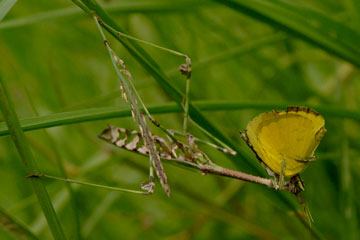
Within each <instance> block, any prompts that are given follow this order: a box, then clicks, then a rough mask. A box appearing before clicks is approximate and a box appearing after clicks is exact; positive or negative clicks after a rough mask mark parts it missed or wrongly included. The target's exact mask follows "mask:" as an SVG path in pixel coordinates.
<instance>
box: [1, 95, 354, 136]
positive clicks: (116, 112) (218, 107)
mask: <svg viewBox="0 0 360 240" xmlns="http://www.w3.org/2000/svg"><path fill="white" fill-rule="evenodd" d="M193 104H194V106H196V107H197V108H198V109H199V110H201V111H210V112H211V111H236V110H247V109H256V110H264V111H268V110H272V109H285V108H286V107H287V106H297V105H304V104H303V103H286V104H285V103H253V102H242V101H239V102H220V101H194V102H193ZM306 106H307V107H309V108H313V109H317V110H318V111H319V112H321V114H323V115H324V116H326V117H332V118H341V119H343V118H345V119H352V120H355V121H360V112H359V111H354V110H347V109H344V108H341V107H330V106H315V105H306ZM148 110H149V111H150V113H151V114H171V113H179V112H182V111H183V110H182V108H181V107H179V105H178V104H176V103H166V104H159V105H149V106H148ZM122 117H131V110H130V109H129V108H119V107H101V108H89V109H82V110H76V111H70V112H63V113H54V114H50V115H44V116H38V117H31V118H24V119H20V124H21V128H22V129H23V131H33V130H37V129H43V128H51V127H57V126H63V125H69V124H75V123H83V122H90V121H96V120H104V119H112V118H122ZM8 134H10V131H9V129H8V127H7V126H6V123H0V136H4V135H8Z"/></svg>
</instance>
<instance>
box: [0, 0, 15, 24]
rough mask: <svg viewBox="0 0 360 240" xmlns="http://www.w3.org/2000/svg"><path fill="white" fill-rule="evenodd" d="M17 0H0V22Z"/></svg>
mask: <svg viewBox="0 0 360 240" xmlns="http://www.w3.org/2000/svg"><path fill="white" fill-rule="evenodd" d="M16 2H17V0H1V1H0V22H1V20H3V19H4V17H5V16H6V14H8V12H9V11H10V9H11V8H12V7H13V6H14V5H15V3H16Z"/></svg>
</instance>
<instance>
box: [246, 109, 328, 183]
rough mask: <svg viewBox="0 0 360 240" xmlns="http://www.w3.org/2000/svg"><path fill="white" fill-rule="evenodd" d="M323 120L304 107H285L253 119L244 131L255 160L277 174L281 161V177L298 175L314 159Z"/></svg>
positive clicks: (322, 127) (322, 134) (322, 129)
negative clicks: (284, 109) (258, 160)
mask: <svg viewBox="0 0 360 240" xmlns="http://www.w3.org/2000/svg"><path fill="white" fill-rule="evenodd" d="M324 125H325V120H324V118H323V117H322V116H321V115H320V114H318V113H317V112H315V111H314V110H311V109H309V108H306V107H288V109H287V110H286V111H275V110H274V111H272V112H266V113H262V114H260V115H259V116H257V117H255V118H254V119H253V120H252V121H250V122H249V124H248V125H247V127H246V135H247V138H248V141H249V144H250V145H251V146H252V149H253V150H254V151H255V153H256V154H257V156H258V157H259V158H260V159H261V160H262V161H263V162H264V163H265V164H266V165H267V166H268V167H269V168H270V169H271V170H272V171H273V172H275V173H277V174H280V173H281V169H282V163H283V160H284V159H285V167H286V168H285V177H291V176H294V175H296V174H298V173H300V172H302V171H303V170H304V169H305V167H306V166H307V160H309V159H310V158H311V157H314V152H315V150H316V148H317V146H318V145H319V143H320V140H321V139H322V137H323V136H324V134H325V133H326V129H325V127H324Z"/></svg>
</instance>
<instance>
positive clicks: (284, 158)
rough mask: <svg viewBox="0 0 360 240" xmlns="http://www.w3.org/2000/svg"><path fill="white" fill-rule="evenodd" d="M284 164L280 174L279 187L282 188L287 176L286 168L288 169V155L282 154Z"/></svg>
mask: <svg viewBox="0 0 360 240" xmlns="http://www.w3.org/2000/svg"><path fill="white" fill-rule="evenodd" d="M282 157H283V160H282V165H281V173H280V176H279V188H280V190H281V189H282V188H283V185H284V178H285V170H286V157H284V156H282Z"/></svg>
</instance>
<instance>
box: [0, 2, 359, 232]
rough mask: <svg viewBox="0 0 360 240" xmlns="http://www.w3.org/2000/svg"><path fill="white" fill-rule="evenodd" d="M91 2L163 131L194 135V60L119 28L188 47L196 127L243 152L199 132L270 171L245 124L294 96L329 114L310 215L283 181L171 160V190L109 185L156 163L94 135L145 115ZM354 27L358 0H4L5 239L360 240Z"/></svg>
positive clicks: (309, 172) (0, 172)
mask: <svg viewBox="0 0 360 240" xmlns="http://www.w3.org/2000/svg"><path fill="white" fill-rule="evenodd" d="M98 4H100V5H98ZM94 13H95V14H96V16H98V17H99V19H100V20H101V21H102V22H101V24H100V25H102V27H103V31H104V33H105V35H106V39H107V40H108V43H109V44H110V45H107V46H109V47H111V49H112V50H113V51H114V52H115V53H116V55H117V56H118V57H119V58H120V59H121V60H123V61H124V62H125V66H126V70H127V71H129V72H130V73H131V76H132V78H133V83H134V87H135V89H136V91H137V92H138V94H139V95H140V96H141V98H142V100H143V102H144V104H145V105H146V106H147V108H148V109H149V112H150V113H151V114H153V116H154V117H155V118H156V120H157V121H158V122H159V123H160V124H161V126H162V127H165V128H168V129H174V130H178V131H183V127H184V110H183V108H182V104H184V103H185V102H184V100H183V98H184V96H185V95H186V94H185V92H186V86H187V81H186V77H184V76H183V75H181V74H180V72H179V71H178V69H179V66H180V65H181V64H184V63H185V60H184V58H183V57H184V56H183V57H181V56H180V57H179V55H178V56H176V55H174V54H172V53H170V52H166V51H162V50H161V49H158V48H154V47H153V46H150V45H147V44H144V43H142V42H138V41H135V40H134V39H129V38H124V37H123V35H119V34H117V31H120V32H122V33H124V34H128V35H129V36H132V37H134V38H138V39H142V40H144V41H147V42H150V43H153V44H156V45H158V46H161V47H165V48H168V49H171V50H173V51H176V52H180V53H183V54H185V55H186V56H189V57H190V58H191V62H192V75H191V83H190V91H189V97H190V102H189V116H190V118H191V119H192V120H191V121H189V122H188V123H187V124H185V126H186V128H188V131H189V132H190V133H191V134H192V135H194V136H196V137H198V138H200V139H204V140H207V141H210V142H214V143H216V144H219V141H220V142H222V143H223V144H224V145H226V146H229V147H230V148H232V149H233V150H235V151H237V152H238V154H237V156H228V155H225V154H224V153H222V152H220V151H217V150H215V149H214V148H212V147H210V146H208V145H204V144H199V147H200V148H201V150H202V151H203V152H205V153H206V154H207V155H208V156H209V157H210V159H211V160H212V161H213V162H214V163H216V164H217V165H220V166H223V167H226V168H229V169H234V170H238V171H242V172H245V173H249V174H253V175H257V176H261V177H266V176H267V175H266V172H265V171H264V169H263V168H262V167H261V166H260V164H259V163H258V161H257V160H256V158H255V156H254V154H253V153H252V152H251V150H250V149H249V148H248V147H247V146H246V144H245V143H244V142H243V141H242V140H241V137H240V134H239V130H243V129H244V128H245V126H246V124H247V122H248V121H249V120H250V119H252V118H253V117H254V116H255V115H257V114H259V113H260V112H263V111H268V110H272V109H285V108H286V106H291V105H303V106H308V107H311V108H314V109H315V110H316V111H318V112H319V113H321V114H322V115H323V116H324V117H325V120H326V128H327V130H328V132H327V134H326V135H325V137H324V139H323V140H322V142H321V143H320V146H319V148H318V150H317V152H316V155H317V156H318V157H319V159H318V160H317V161H316V162H314V163H311V164H310V166H309V167H308V168H307V169H306V170H305V171H304V173H303V174H302V177H303V179H304V181H305V196H306V199H307V202H308V205H309V208H310V210H311V213H312V216H313V218H314V220H315V222H314V223H313V224H312V227H310V226H309V225H308V223H307V221H306V219H304V216H303V213H302V211H301V208H300V206H299V205H298V204H297V201H296V199H295V197H294V196H293V195H291V194H289V193H287V192H285V191H280V192H279V191H275V190H273V189H270V188H267V187H266V186H263V185H258V184H255V183H248V182H244V181H240V180H237V179H231V178H226V177H223V176H215V175H211V174H208V175H206V176H203V175H202V174H199V172H198V171H197V170H196V168H195V169H193V168H189V167H186V165H185V166H184V167H182V168H179V165H176V164H168V162H167V161H163V163H164V168H165V172H166V175H167V182H168V184H169V186H170V189H171V196H170V198H168V197H167V195H166V194H165V192H164V191H163V190H162V188H161V184H160V182H159V180H158V179H157V178H156V174H154V175H155V184H156V187H155V192H154V193H153V194H152V195H141V194H133V193H127V192H118V191H111V190H109V189H112V188H113V187H115V188H121V189H124V188H126V189H131V190H138V191H140V190H141V188H140V185H141V183H143V182H145V181H147V180H148V178H149V159H148V157H144V156H141V155H139V154H135V153H132V152H130V151H125V150H123V149H120V148H116V147H114V146H112V145H110V144H108V143H106V142H104V141H102V140H100V139H99V138H98V137H97V136H98V135H99V134H100V133H101V132H102V131H103V130H104V129H105V128H106V127H107V125H108V124H111V125H114V126H117V127H122V128H126V129H129V130H132V129H135V130H138V126H137V124H136V123H134V121H133V120H132V119H131V111H130V108H129V103H128V102H125V101H124V99H123V98H122V93H121V91H120V90H119V87H120V85H119V78H120V79H121V78H122V74H123V73H124V72H123V69H120V71H118V72H116V71H115V69H114V66H116V64H119V60H118V59H117V58H116V57H114V55H112V58H110V57H109V53H108V50H107V48H106V46H104V40H103V38H102V36H101V34H100V32H99V29H98V27H97V25H96V23H95V22H94V18H93V14H94ZM359 27H360V4H359V2H358V1H357V0H345V1H335V0H331V1H325V0H313V1H307V0H303V1H300V0H296V1H283V0H225V1H220V0H219V1H218V0H199V1H190V0H180V1H176V2H173V1H169V0H168V1H165V0H156V1H155V0H154V1H153V0H146V1H145V0H139V1H137V0H136V1H135V0H131V1H130V0H127V1H120V0H118V1H114V0H107V1H103V2H100V1H95V0H81V1H80V0H73V1H70V0H69V1H59V0H56V1H38V2H37V3H36V4H35V3H34V2H32V1H18V2H17V1H16V0H15V1H14V0H0V81H1V85H0V107H1V115H0V120H1V121H2V122H1V123H0V136H1V137H0V164H1V168H0V181H1V182H2V184H1V185H0V194H1V196H2V197H1V198H0V239H309V238H310V239H311V238H313V239H321V238H325V239H358V238H359V237H360V230H359V229H358V227H357V226H358V224H359V220H358V218H359V216H360V209H359V207H360V202H359V201H358V199H357V198H356V196H358V195H359V194H360V192H359V191H360V190H359V188H358V187H357V185H356V182H358V180H360V164H359V162H360V150H359V149H360V144H359V142H360V134H359V132H360V128H359V121H360V111H359V107H358V106H359V104H360V97H359V94H358V93H359V92H360V74H359V71H358V69H357V68H358V67H359V66H360V57H359V56H360V46H359V43H360V32H359V31H358V29H359ZM106 43H107V42H106ZM109 51H110V53H111V50H109ZM112 60H113V62H112ZM113 64H114V66H113ZM125 77H127V76H126V74H125ZM128 87H129V88H130V86H128ZM131 103H132V104H134V102H133V101H132V102H131ZM139 107H141V104H140V103H139ZM138 113H139V111H138ZM138 118H139V119H141V114H140V115H139V117H138ZM141 121H142V120H141ZM147 122H148V123H147V124H148V125H149V127H150V129H151V131H152V132H153V133H154V134H156V135H159V136H161V137H163V138H166V137H165V135H164V133H163V131H161V130H160V129H159V128H157V127H155V126H154V125H152V124H151V122H150V121H147ZM143 124H145V123H142V126H144V125H143ZM20 126H21V127H20ZM198 126H200V127H201V128H203V129H204V130H205V131H206V132H208V133H209V134H210V135H212V136H213V137H209V134H205V133H204V131H202V130H200V129H199V127H198ZM21 128H22V129H23V131H24V132H23V131H21ZM24 134H25V136H24ZM214 139H217V140H218V142H216V141H215V140H214ZM14 143H15V144H14ZM21 160H22V161H21ZM31 174H46V175H50V176H56V177H60V178H69V179H74V180H75V181H77V182H81V183H83V182H88V183H91V184H94V185H105V186H108V188H109V189H101V188H95V187H91V186H85V185H78V184H72V183H70V182H63V181H58V180H56V179H55V178H53V177H52V178H42V177H28V178H26V176H28V175H31ZM36 176H40V175H36ZM44 186H45V187H44ZM54 210H55V211H54Z"/></svg>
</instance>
